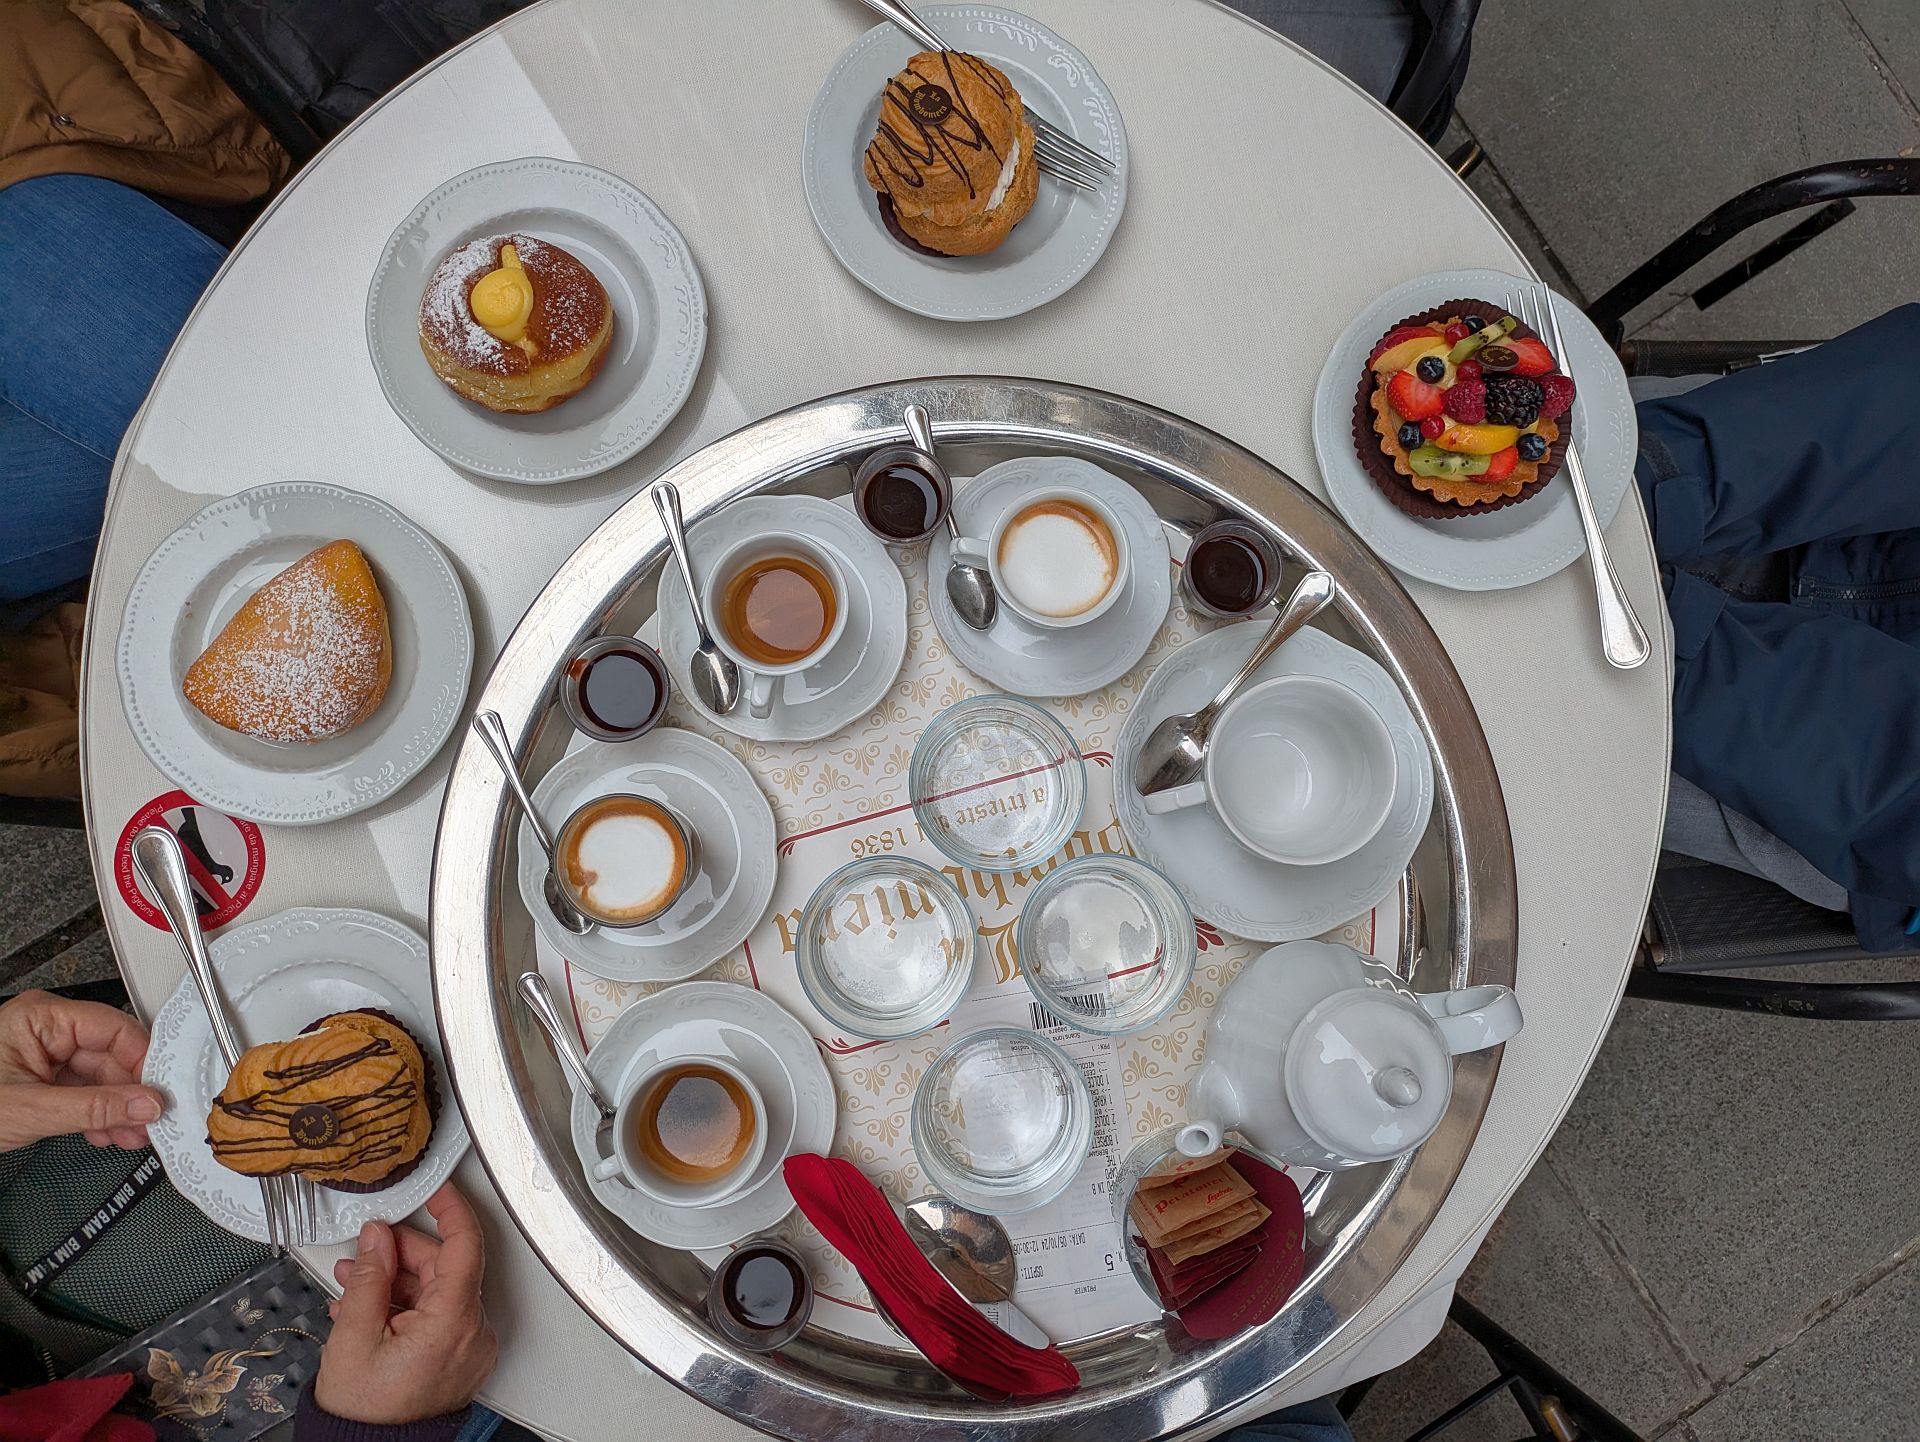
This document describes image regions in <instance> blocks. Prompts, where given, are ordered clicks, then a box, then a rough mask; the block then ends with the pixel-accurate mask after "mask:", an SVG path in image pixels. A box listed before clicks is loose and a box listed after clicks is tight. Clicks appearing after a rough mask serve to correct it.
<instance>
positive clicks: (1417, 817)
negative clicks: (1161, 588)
mask: <svg viewBox="0 0 1920 1442" xmlns="http://www.w3.org/2000/svg"><path fill="white" fill-rule="evenodd" d="M1266 629H1267V627H1266V625H1265V623H1263V622H1259V621H1243V622H1241V623H1240V624H1238V625H1234V626H1223V627H1221V628H1220V629H1219V630H1217V631H1211V632H1208V633H1207V634H1206V635H1204V636H1201V637H1199V638H1198V639H1197V640H1193V641H1189V642H1188V643H1187V644H1186V645H1184V646H1182V647H1181V648H1180V649H1179V650H1177V651H1175V652H1174V653H1173V654H1172V655H1171V656H1169V657H1167V659H1166V660H1164V661H1162V662H1161V663H1160V664H1159V666H1157V667H1155V668H1154V672H1153V674H1152V675H1151V676H1149V677H1148V678H1147V683H1146V685H1145V686H1143V687H1141V688H1140V695H1139V696H1138V697H1137V698H1136V699H1135V701H1134V703H1133V710H1132V711H1130V712H1129V713H1128V715H1127V720H1126V724H1125V725H1124V726H1122V727H1121V728H1120V737H1119V740H1118V741H1116V742H1115V743H1114V748H1113V750H1114V757H1113V774H1114V776H1115V777H1116V778H1118V779H1117V780H1116V781H1115V782H1114V788H1113V801H1114V808H1115V810H1116V811H1117V812H1118V813H1119V816H1120V829H1121V830H1122V831H1123V832H1124V833H1125V834H1126V838H1127V843H1128V845H1130V846H1131V847H1132V848H1133V851H1134V854H1135V855H1136V856H1138V857H1139V858H1140V859H1141V860H1142V861H1147V862H1151V863H1152V864H1153V865H1155V866H1157V867H1159V868H1160V870H1161V871H1163V872H1164V873H1166V875H1167V878H1168V879H1169V880H1170V881H1172V882H1173V884H1174V885H1175V886H1177V887H1179V888H1180V891H1181V894H1182V895H1184V896H1185V897H1186V899H1187V904H1188V905H1189V906H1191V907H1192V908H1193V913H1194V915H1195V916H1197V917H1200V918H1201V919H1203V920H1205V921H1210V922H1213V923H1214V924H1215V925H1216V926H1219V927H1220V928H1221V929H1223V930H1225V931H1229V932H1231V933H1233V935H1235V936H1244V937H1246V938H1247V939H1248V940H1249V941H1297V940H1299V939H1301V938H1302V937H1308V936H1318V935H1319V934H1320V933H1322V932H1324V931H1327V930H1328V929H1330V928H1332V927H1335V926H1338V925H1340V923H1342V922H1344V921H1350V920H1352V919H1353V918H1354V917H1356V916H1358V915H1360V914H1361V913H1362V912H1364V911H1366V910H1367V909H1368V908H1369V907H1371V906H1373V905H1374V903H1376V902H1378V901H1379V900H1380V899H1381V898H1382V897H1384V896H1386V895H1387V893H1388V892H1390V891H1392V890H1393V888H1394V886H1395V884H1396V883H1397V882H1398V881H1399V880H1400V874H1401V873H1402V872H1403V871H1405V870H1406V869H1407V863H1408V862H1409V861H1411V860H1412V859H1413V851H1414V848H1415V847H1416V846H1417V845H1418V844H1419V842H1420V838H1421V836H1423V835H1424V834H1425V833H1426V829H1427V818H1428V816H1429V814H1430V813H1431V812H1432V810H1433V762H1432V760H1431V759H1430V757H1429V756H1428V754H1427V743H1426V739H1425V737H1423V736H1422V735H1421V732H1420V727H1419V725H1418V723H1417V722H1415V720H1414V719H1413V712H1412V711H1410V710H1409V709H1408V708H1407V703H1406V699H1405V698H1404V697H1403V696H1402V695H1401V694H1400V688H1399V687H1398V686H1397V685H1395V684H1394V681H1393V678H1392V677H1391V676H1389V675H1388V674H1387V673H1386V671H1385V670H1384V669H1382V668H1381V666H1380V664H1379V663H1378V662H1377V661H1375V660H1373V659H1372V658H1371V657H1369V656H1365V655H1363V654H1361V653H1360V652H1359V651H1356V650H1354V649H1353V648H1352V647H1351V646H1345V645H1342V644H1341V643H1340V642H1338V641H1336V640H1334V639H1333V637H1331V636H1329V635H1327V634H1326V633H1325V632H1324V631H1317V630H1314V629H1313V628H1311V627H1309V628H1307V629H1306V630H1303V631H1300V632H1298V633H1296V634H1295V635H1294V636H1293V637H1292V639H1290V640H1289V641H1287V642H1286V644H1285V645H1283V646H1281V648H1280V649H1279V650H1278V651H1277V652H1275V653H1274V655H1273V656H1272V657H1271V658H1270V659H1269V660H1268V661H1267V662H1266V664H1265V665H1263V666H1261V667H1260V669H1259V670H1257V671H1255V672H1254V673H1253V678H1252V679H1253V680H1255V681H1264V680H1267V679H1268V678H1269V677H1273V676H1288V675H1301V676H1325V677H1327V678H1328V679H1330V680H1334V681H1338V682H1340V683H1341V684H1342V685H1343V686H1348V687H1351V688H1352V689H1353V690H1354V691H1357V692H1358V693H1359V694H1360V695H1361V696H1363V697H1365V698H1366V700H1367V702H1368V703H1369V704H1370V705H1371V706H1372V707H1373V708H1374V710H1376V711H1378V712H1379V713H1380V716H1381V719H1382V720H1384V721H1385V722H1386V723H1387V731H1388V733H1389V734H1390V735H1391V736H1392V738H1393V758H1394V791H1393V805H1392V807H1391V808H1390V809H1389V810H1388V812H1387V819H1386V821H1385V822H1383V823H1382V824H1381V827H1380V830H1379V831H1378V832H1376V833H1375V834H1374V836H1373V838H1372V839H1371V840H1370V841H1368V842H1367V843H1366V844H1365V845H1364V846H1362V847H1360V849H1359V850H1357V851H1355V852H1354V853H1353V854H1352V855H1350V856H1343V857H1341V858H1340V859H1339V860H1337V861H1329V862H1325V863H1323V864H1321V865H1319V866H1288V865H1286V864H1284V863H1282V862H1278V861H1269V860H1268V859H1267V858H1266V857H1264V856H1260V855H1258V854H1257V853H1255V852H1252V851H1249V850H1247V849H1246V848H1245V847H1244V846H1242V845H1241V844H1240V843H1239V842H1238V841H1236V840H1235V839H1234V837H1233V834H1232V833H1231V832H1229V831H1228V830H1227V828H1226V826H1225V825H1224V824H1223V823H1222V822H1221V820H1220V818H1219V817H1218V816H1216V815H1214V812H1213V808H1212V807H1211V806H1208V805H1205V804H1202V805H1199V806H1192V807H1188V808H1187V809H1186V810H1184V811H1172V812H1168V813H1167V814H1166V815H1164V816H1152V815H1149V814H1148V812H1147V808H1146V803H1144V802H1143V801H1142V800H1141V799H1140V794H1139V793H1138V792H1137V791H1135V790H1134V789H1133V786H1132V785H1131V783H1130V781H1129V779H1128V778H1130V777H1131V776H1132V775H1133V761H1134V757H1135V756H1136V755H1138V754H1139V751H1140V747H1141V745H1142V744H1143V743H1144V742H1145V741H1146V739H1147V737H1148V736H1149V735H1150V734H1151V733H1152V731H1153V728H1154V727H1155V726H1156V725H1158V724H1159V723H1160V722H1161V721H1162V720H1163V719H1165V718H1166V717H1168V716H1171V715H1173V714H1174V713H1175V712H1177V711H1191V710H1193V709H1194V708H1195V707H1198V706H1202V705H1204V704H1205V703H1206V701H1207V699H1208V698H1209V697H1210V696H1212V695H1213V694H1214V693H1215V692H1217V691H1218V690H1219V689H1220V688H1221V686H1223V685H1225V684H1226V681H1227V678H1228V677H1229V676H1231V675H1232V674H1233V673H1234V672H1235V671H1237V670H1238V669H1239V668H1240V664H1241V663H1242V662H1243V661H1245V660H1246V658H1247V656H1248V655H1249V654H1250V653H1251V652H1252V650H1253V648H1254V645H1255V644H1256V643H1257V642H1258V641H1259V639H1260V637H1261V635H1262V634H1264V633H1265V631H1266Z"/></svg>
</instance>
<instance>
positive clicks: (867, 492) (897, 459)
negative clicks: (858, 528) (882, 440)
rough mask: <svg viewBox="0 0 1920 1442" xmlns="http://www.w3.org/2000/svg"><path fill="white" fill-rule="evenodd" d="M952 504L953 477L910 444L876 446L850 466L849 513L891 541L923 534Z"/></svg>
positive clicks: (900, 541)
mask: <svg viewBox="0 0 1920 1442" xmlns="http://www.w3.org/2000/svg"><path fill="white" fill-rule="evenodd" d="M952 504H953V482H952V480H951V479H950V478H949V477H948V475H947V472H946V469H945V468H944V467H943V466H941V464H940V463H939V462H938V461H936V460H934V459H933V458H932V457H931V456H929V455H927V454H926V453H925V452H924V451H921V450H918V449H917V448H915V447H913V446H888V447H887V448H886V449H885V450H880V451H875V452H874V453H873V454H872V455H870V456H868V457H867V459H866V460H865V461H864V462H863V463H862V464H861V466H860V469H859V470H858V471H856V472H854V477H853V509H854V513H855V514H856V515H858V516H859V517H860V520H861V523H862V524H863V525H865V526H866V528H867V529H868V530H869V531H872V532H873V533H874V535H876V536H878V537H879V538H880V539H881V540H883V541H886V542H887V543H889V544H890V545H896V546H910V545H912V544H913V543H914V542H916V541H924V540H926V539H927V537H928V536H931V535H932V534H933V533H934V531H936V530H937V529H939V526H940V523H941V522H942V521H944V520H946V518H947V508H948V507H949V506H951V505H952Z"/></svg>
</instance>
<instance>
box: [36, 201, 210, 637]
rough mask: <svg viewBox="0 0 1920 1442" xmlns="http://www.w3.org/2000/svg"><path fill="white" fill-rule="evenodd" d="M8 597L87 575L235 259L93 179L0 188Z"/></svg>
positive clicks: (152, 206)
mask: <svg viewBox="0 0 1920 1442" xmlns="http://www.w3.org/2000/svg"><path fill="white" fill-rule="evenodd" d="M0 254H4V255H6V257H7V267H8V288H7V304H6V305H5V306H0V455H5V457H6V458H7V464H6V465H5V466H4V467H0V510H4V514H5V515H6V517H7V522H8V524H7V526H6V527H5V528H4V530H0V600H8V601H12V600H19V599H21V598H23V597H27V596H32V595H36V594H38V593H40V592H42V591H46V590H49V589H51V588H53V587H56V586H62V585H66V584H68V583H71V582H73V581H77V580H79V579H81V578H83V577H84V576H85V575H86V574H87V571H88V569H89V567H90V566H91V564H92V556H93V547H94V542H95V539H96V538H97V536H98V534H99V529H100V519H101V512H102V509H103V506H104V502H105V498H106V490H107V481H108V477H109V476H110V475H111V473H112V469H113V458H114V455H115V453H116V452H117V451H118V450H119V446H120V440H121V437H122V436H123V435H124V434H125V432H126V428H127V426H128V424H129V423H130V422H131V420H132V419H133V415H134V413H135V412H136V411H137V410H138V409H139V408H140V403H141V402H142V401H143V400H144V399H145V398H146V394H147V391H148V390H149V389H150V388H151V386H152V384H153V380H154V377H155V376H156V375H157V374H158V372H159V369H160V365H161V362H162V361H163V360H165V358H166V354H167V350H168V348H169V347H171V346H172V344H173V341H174V337H175V336H176V335H177V334H178V333H179V330H180V327H181V325H182V324H183V323H184V322H185V321H186V318H187V315H188V314H189V312H191V311H192V309H193V306H194V304H195V302H196V301H197V300H198V299H199V297H200V294H201V292H202V291H204V290H205V288H206V285H207V282H208V281H209V280H211V279H212V277H213V274H214V272H215V271H216V270H218V269H219V266H220V262H221V261H222V259H223V258H224V257H225V254H226V252H225V251H223V250H222V249H221V248H220V247H219V246H218V245H216V244H214V243H213V242H212V241H211V240H209V239H207V237H206V236H204V235H202V234H200V232H199V231H197V230H195V229H194V228H193V227H192V226H190V225H188V224H187V223H186V222H185V221H182V220H180V219H178V218H177V217H175V216H174V215H173V214H172V213H171V212H169V211H167V210H165V209H164V208H162V207H161V206H160V205H158V204H156V203H155V202H154V201H152V200H149V199H148V198H147V197H146V196H144V195H142V194H140V192H139V191H137V190H132V189H130V188H128V187H127V186H124V185H118V184H116V183H114V182H113V181H110V180H100V179H96V178H94V177H91V176H80V175H48V176H39V177H36V178H34V179H31V180H23V181H20V182H18V183H16V184H14V185H10V186H7V187H6V188H5V189H0Z"/></svg>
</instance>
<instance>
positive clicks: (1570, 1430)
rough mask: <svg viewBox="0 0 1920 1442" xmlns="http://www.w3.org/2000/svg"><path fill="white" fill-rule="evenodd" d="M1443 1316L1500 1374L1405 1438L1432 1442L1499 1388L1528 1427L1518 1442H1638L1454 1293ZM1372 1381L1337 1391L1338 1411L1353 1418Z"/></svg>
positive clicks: (1374, 1379)
mask: <svg viewBox="0 0 1920 1442" xmlns="http://www.w3.org/2000/svg"><path fill="white" fill-rule="evenodd" d="M1447 1317H1448V1320H1450V1321H1451V1322H1453V1323H1454V1325H1456V1326H1457V1327H1459V1328H1460V1330H1461V1331H1463V1332H1465V1333H1466V1334H1467V1335H1468V1336H1469V1337H1471V1338H1473V1340H1474V1341H1475V1342H1477V1343H1479V1344H1480V1346H1481V1348H1482V1349H1483V1350H1484V1351H1485V1352H1486V1354H1487V1356H1488V1357H1489V1358H1490V1359H1491V1360H1492V1362H1493V1365H1494V1366H1495V1367H1497V1368H1498V1369H1499V1372H1500V1375H1499V1376H1497V1377H1495V1378H1494V1379H1493V1380H1492V1381H1491V1382H1488V1383H1487V1384H1486V1385H1485V1386H1483V1387H1480V1388H1477V1389H1476V1390H1475V1391H1473V1392H1472V1393H1470V1394H1469V1395H1468V1396H1466V1397H1463V1398H1462V1399H1461V1400H1460V1401H1458V1402H1456V1403H1454V1404H1453V1405H1452V1406H1451V1407H1449V1408H1447V1410H1446V1411H1444V1412H1442V1413H1441V1414H1440V1415H1439V1416H1437V1417H1435V1418H1434V1419H1433V1420H1432V1421H1430V1422H1428V1423H1425V1424H1424V1425H1423V1426H1421V1427H1420V1428H1419V1429H1418V1430H1417V1431H1415V1432H1414V1433H1412V1434H1411V1435H1410V1436H1409V1437H1408V1438H1407V1439H1406V1442H1431V1439H1433V1438H1435V1437H1438V1436H1440V1435H1441V1434H1442V1433H1444V1432H1446V1431H1448V1430H1449V1429H1450V1428H1452V1427H1453V1426H1454V1425H1455V1424H1456V1423H1458V1422H1460V1421H1461V1420H1462V1419H1464V1418H1465V1417H1466V1416H1467V1415H1468V1414H1469V1413H1471V1412H1474V1411H1476V1410H1477V1409H1478V1408H1479V1407H1480V1406H1481V1405H1482V1404H1484V1403H1485V1402H1487V1401H1488V1400H1489V1399H1490V1398H1492V1397H1495V1396H1497V1395H1498V1394H1499V1393H1501V1392H1510V1393H1511V1394H1512V1395H1513V1400H1514V1402H1515V1403H1516V1404H1517V1405H1518V1406H1519V1408H1520V1411H1521V1413H1522V1414H1523V1415H1524V1416H1525V1417H1526V1419H1527V1425H1528V1426H1529V1427H1531V1428H1532V1429H1533V1430H1532V1431H1530V1432H1528V1433H1527V1434H1526V1437H1525V1438H1524V1439H1520V1442H1535V1439H1544V1442H1641V1437H1640V1434H1639V1433H1637V1432H1635V1431H1634V1430H1633V1429H1632V1428H1631V1427H1629V1426H1627V1424H1626V1423H1624V1422H1622V1421H1621V1420H1620V1419H1619V1418H1618V1417H1616V1416H1614V1415H1613V1413H1611V1412H1609V1411H1608V1410H1607V1409H1606V1408H1605V1407H1602V1406H1601V1405H1600V1404H1599V1403H1598V1402H1596V1401H1594V1400H1593V1398H1591V1397H1589V1396H1588V1395H1587V1394H1586V1393H1585V1392H1583V1391H1581V1390H1580V1389H1579V1388H1578V1387H1576V1386H1575V1385H1574V1384H1573V1383H1572V1382H1571V1381H1569V1380H1568V1379H1567V1377H1566V1376H1565V1375H1563V1374H1562V1373H1560V1372H1559V1371H1557V1370H1555V1369H1554V1367H1552V1366H1551V1365H1550V1364H1549V1363H1547V1362H1546V1361H1545V1360H1544V1359H1542V1358H1541V1357H1540V1356H1539V1355H1538V1354H1537V1353H1535V1352H1534V1351H1532V1350H1531V1349H1530V1348H1528V1347H1527V1346H1526V1345H1525V1344H1524V1343H1522V1342H1520V1341H1519V1340H1518V1339H1516V1338H1515V1337H1514V1336H1513V1335H1512V1334H1511V1333H1509V1332H1507V1331H1506V1330H1505V1329H1503V1328H1502V1327H1501V1326H1500V1325H1499V1324H1498V1323H1496V1322H1495V1321H1493V1319H1492V1318H1490V1317H1488V1316H1487V1315H1486V1313H1484V1312H1482V1311H1481V1310H1480V1309H1479V1308H1478V1307H1476V1306H1474V1305H1473V1303H1471V1302H1469V1301H1468V1300H1467V1299H1466V1298H1464V1297H1462V1296H1460V1295H1459V1294H1458V1293H1455V1295H1454V1298H1453V1305H1452V1306H1451V1307H1449V1308H1448V1309H1447ZM1377 1381H1379V1379H1378V1378H1377V1377H1370V1378H1368V1379H1367V1380H1366V1381H1364V1382H1359V1383H1356V1384H1355V1385H1354V1386H1352V1387H1349V1388H1348V1389H1347V1390H1346V1391H1345V1392H1343V1393H1341V1395H1340V1403H1339V1407H1340V1415H1341V1416H1342V1417H1349V1418H1350V1417H1352V1416H1353V1414H1354V1413H1355V1412H1356V1411H1358V1410H1359V1408H1360V1404H1361V1403H1362V1402H1364V1401H1365V1400H1366V1397H1367V1393H1369V1392H1370V1391H1372V1390H1373V1387H1374V1384H1375V1383H1376V1382H1377ZM1479 1435H1482V1434H1476V1436H1479Z"/></svg>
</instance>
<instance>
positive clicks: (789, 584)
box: [701, 532, 847, 717]
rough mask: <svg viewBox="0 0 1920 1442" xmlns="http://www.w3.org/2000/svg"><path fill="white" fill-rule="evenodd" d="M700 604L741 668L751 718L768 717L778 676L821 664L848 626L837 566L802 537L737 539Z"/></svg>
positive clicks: (712, 571) (711, 571)
mask: <svg viewBox="0 0 1920 1442" xmlns="http://www.w3.org/2000/svg"><path fill="white" fill-rule="evenodd" d="M701 604H702V606H704V607H705V609H706V614H707V618H708V621H709V624H710V625H711V626H712V628H713V639H714V642H715V643H716V644H717V645H718V646H719V647H720V649H721V650H722V651H725V652H726V653H727V655H729V656H731V657H732V658H733V663H734V664H735V665H736V666H738V667H739V668H740V679H741V683H742V692H743V694H744V696H745V698H746V703H747V710H748V712H749V713H750V714H751V715H754V716H761V717H764V716H768V715H771V714H772V712H773V700H774V696H775V695H776V694H777V693H778V692H779V690H780V686H781V682H782V679H783V678H785V677H787V676H793V675H797V674H798V673H799V672H802V671H805V670H806V669H807V668H808V667H809V666H812V665H813V664H815V663H816V662H817V661H819V660H820V658H821V657H823V656H825V655H826V654H827V652H829V651H831V650H832V649H833V648H834V645H835V643H837V642H838V641H839V639H840V636H841V634H842V633H843V632H844V631H845V630H846V629H847V584H846V581H845V579H844V578H843V577H842V576H841V574H840V563H839V561H838V560H837V559H836V558H835V557H834V555H833V553H832V552H831V551H829V550H827V548H826V547H824V546H821V545H817V544H815V543H814V542H813V541H810V540H808V539H807V538H806V537H805V536H794V535H786V534H782V533H778V532H768V533H765V534H762V535H757V536H748V537H747V538H746V539H745V540H742V541H738V542H736V543H735V544H734V545H733V546H731V547H730V548H729V549H728V550H726V551H725V552H724V553H723V554H722V555H721V556H720V558H719V560H718V561H716V562H715V563H714V564H713V565H712V566H710V567H709V568H708V570H707V579H706V582H705V584H704V585H703V586H702V587H701Z"/></svg>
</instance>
